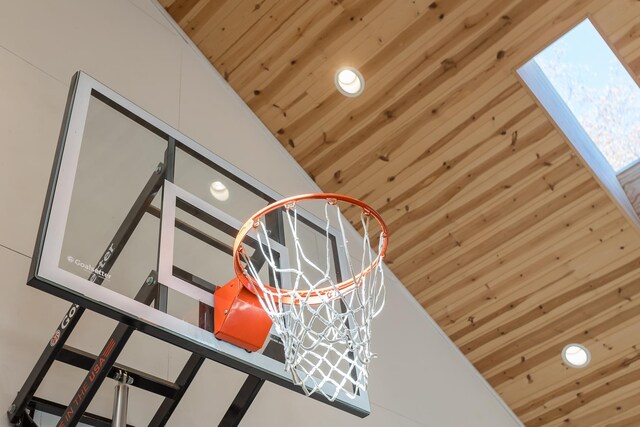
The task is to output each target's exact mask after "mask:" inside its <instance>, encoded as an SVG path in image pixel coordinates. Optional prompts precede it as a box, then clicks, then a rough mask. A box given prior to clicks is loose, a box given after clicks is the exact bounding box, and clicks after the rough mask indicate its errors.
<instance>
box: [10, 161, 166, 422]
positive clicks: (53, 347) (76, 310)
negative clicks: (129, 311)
mask: <svg viewBox="0 0 640 427" xmlns="http://www.w3.org/2000/svg"><path fill="white" fill-rule="evenodd" d="M164 170H165V168H164V165H163V164H162V163H160V164H158V167H157V168H156V170H155V171H154V172H153V173H152V175H151V177H150V178H149V180H148V181H147V183H146V185H145V186H144V188H143V190H142V191H141V192H140V195H139V196H138V198H137V199H136V201H135V202H134V204H133V206H131V209H130V210H129V213H128V214H127V216H126V218H125V220H124V221H123V222H122V224H121V225H120V228H118V231H116V234H115V235H114V237H113V239H112V240H111V243H110V244H109V245H108V246H107V249H106V250H105V252H104V253H103V254H102V257H101V258H100V261H99V262H98V268H100V269H101V270H102V271H103V272H104V273H108V272H109V270H110V269H111V267H112V266H113V264H114V263H115V261H116V259H117V258H118V256H119V255H120V253H121V252H122V249H123V248H124V246H125V245H126V243H127V241H128V240H129V238H130V237H131V235H132V234H133V231H134V230H135V228H136V227H137V226H138V223H139V222H140V219H141V218H142V216H143V215H144V213H145V212H146V210H147V207H148V206H149V205H150V204H151V202H152V201H153V198H154V197H155V195H156V194H157V193H158V190H159V189H160V187H162V184H163V183H164ZM89 280H91V281H92V282H94V283H95V284H96V285H98V286H100V285H102V282H103V281H104V276H102V275H98V274H95V273H94V274H92V275H91V276H90V277H89ZM84 310H85V309H84V308H83V307H81V306H79V305H78V304H73V305H72V306H71V307H70V308H69V310H68V311H67V313H66V314H65V315H64V317H63V318H62V321H61V322H60V324H59V325H58V328H57V329H56V330H55V332H54V334H53V337H52V338H51V340H50V341H49V343H47V346H46V347H45V348H44V350H43V351H42V354H41V355H40V358H39V359H38V361H37V362H36V364H35V366H34V367H33V369H32V370H31V373H30V374H29V376H28V377H27V379H26V380H25V382H24V384H23V385H22V388H21V389H20V391H19V392H18V394H17V396H16V398H15V399H14V401H13V403H12V404H11V406H9V409H8V411H7V417H8V418H9V422H11V423H14V424H15V423H17V422H18V421H19V419H20V417H21V415H22V413H23V412H24V410H25V408H26V407H27V403H29V400H31V398H32V397H33V395H34V394H35V392H36V390H37V389H38V387H39V386H40V384H41V383H42V380H43V379H44V377H45V375H46V374H47V372H48V371H49V368H51V365H52V364H53V362H54V360H56V356H57V355H58V353H59V352H60V350H61V349H62V347H63V346H64V344H65V343H66V341H67V339H68V338H69V335H71V332H72V331H73V329H74V328H75V326H76V324H77V323H78V321H79V320H80V317H82V314H83V313H84Z"/></svg>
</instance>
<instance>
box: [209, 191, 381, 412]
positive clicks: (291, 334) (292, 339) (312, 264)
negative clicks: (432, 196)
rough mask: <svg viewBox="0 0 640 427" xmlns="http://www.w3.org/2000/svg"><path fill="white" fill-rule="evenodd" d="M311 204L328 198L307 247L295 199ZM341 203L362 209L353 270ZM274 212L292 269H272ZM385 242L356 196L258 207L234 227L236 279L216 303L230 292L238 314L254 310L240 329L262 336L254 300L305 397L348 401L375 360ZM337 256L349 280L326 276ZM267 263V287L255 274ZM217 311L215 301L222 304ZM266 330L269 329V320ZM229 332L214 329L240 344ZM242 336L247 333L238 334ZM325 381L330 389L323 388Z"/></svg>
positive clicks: (274, 260)
mask: <svg viewBox="0 0 640 427" xmlns="http://www.w3.org/2000/svg"><path fill="white" fill-rule="evenodd" d="M311 200H324V201H326V203H325V204H324V216H325V217H324V233H323V234H324V242H321V243H323V244H322V245H321V244H320V243H319V242H317V241H315V242H313V244H312V245H309V242H305V241H304V239H303V238H301V229H302V228H303V226H301V225H300V224H301V223H302V220H301V219H300V218H299V214H298V209H297V208H298V205H299V204H300V203H301V202H308V201H311ZM340 204H344V205H349V206H351V207H352V208H353V207H355V208H357V209H359V210H360V226H359V227H358V228H359V229H360V231H361V234H362V244H361V245H358V249H357V252H358V254H359V255H360V256H359V257H358V259H359V266H356V265H355V262H354V261H353V260H352V256H354V257H356V256H357V255H358V254H355V253H350V251H349V242H348V239H347V237H346V233H345V229H344V225H343V220H342V214H341V211H340V207H339V205H340ZM279 209H281V210H282V214H283V215H282V216H283V217H284V218H283V220H282V223H284V224H283V225H282V227H283V228H285V229H286V231H287V233H289V234H290V235H291V236H292V237H293V239H292V241H290V242H288V243H289V245H288V248H287V249H288V250H289V252H290V258H291V259H290V264H291V265H288V266H280V265H279V264H278V253H277V252H276V251H275V250H274V248H273V246H274V245H273V244H272V237H271V236H270V230H269V229H268V228H269V227H268V226H267V221H265V216H266V215H268V214H270V213H272V212H274V211H277V210H279ZM372 220H373V221H372ZM332 224H334V225H336V226H337V229H338V230H339V231H340V233H338V235H339V236H341V237H340V238H339V240H341V241H337V242H336V241H335V238H334V237H333V235H332V234H331V232H330V230H331V228H332ZM374 229H375V230H374ZM370 231H371V232H372V233H376V234H373V236H375V239H374V240H377V244H376V245H377V250H376V251H374V250H373V249H372V248H371V243H372V241H371V239H370V235H369V233H370ZM378 233H379V234H378ZM248 235H249V236H251V238H252V239H254V240H255V241H257V249H255V250H256V251H261V256H260V257H259V258H260V259H261V262H260V263H258V262H256V261H255V260H254V258H256V257H255V256H254V257H251V256H249V254H248V250H247V249H245V245H246V243H245V239H246V238H247V236H248ZM332 238H333V239H334V240H332ZM305 243H306V244H307V245H305ZM387 244H388V230H387V226H386V224H385V223H384V221H383V220H382V218H381V216H380V215H379V214H378V213H377V212H376V211H375V210H374V209H373V208H371V207H370V206H368V205H367V204H365V203H364V202H362V201H360V200H358V199H355V198H352V197H348V196H344V195H340V194H332V193H316V194H306V195H301V196H294V197H289V198H286V199H284V200H280V201H278V202H275V203H272V204H271V205H269V206H267V207H265V208H263V209H261V210H260V211H258V212H257V213H256V214H254V215H253V216H252V217H251V218H250V219H249V220H248V221H247V222H246V223H245V224H244V225H243V226H242V227H241V228H240V230H239V232H238V235H237V237H236V240H235V243H234V248H233V259H234V260H233V262H234V269H235V272H236V274H237V279H234V280H232V281H231V282H230V283H229V284H227V286H225V287H223V288H222V289H220V290H218V291H216V293H215V294H214V297H216V298H217V297H218V293H220V299H221V302H222V298H223V297H224V295H225V293H226V294H227V295H228V294H229V292H233V295H234V296H235V298H236V299H240V300H242V308H241V309H238V310H237V311H238V312H240V311H242V312H244V313H249V312H252V313H255V314H251V315H245V319H244V320H243V321H242V323H243V325H244V326H243V329H244V328H245V327H246V328H249V329H253V330H254V331H255V330H256V328H257V329H261V330H265V328H266V330H267V331H268V329H269V328H267V327H266V326H265V322H264V319H261V318H260V314H258V313H256V312H257V310H256V305H257V304H256V301H255V299H257V300H258V302H259V305H260V306H261V309H262V310H263V311H264V312H265V313H266V314H267V315H268V317H269V318H270V320H271V321H272V322H273V324H274V325H275V329H276V333H277V335H278V336H279V337H280V339H281V340H282V344H283V346H284V353H285V369H287V370H288V371H289V372H290V373H291V375H292V378H293V381H294V382H295V383H296V384H298V385H300V386H301V387H302V388H303V390H304V392H305V393H306V394H307V395H310V394H312V393H315V392H320V393H322V394H323V395H324V396H325V397H326V398H327V399H329V400H330V401H334V400H335V399H336V398H337V397H338V395H339V394H340V393H341V392H344V393H345V394H346V395H347V396H349V397H351V398H354V397H355V396H357V395H358V394H359V392H360V391H364V390H366V388H367V383H368V365H369V363H370V361H371V359H372V358H373V357H375V355H374V354H373V353H372V352H371V321H372V319H373V318H374V317H375V316H376V315H378V314H379V313H380V311H381V309H382V307H383V305H384V295H385V287H384V274H383V268H382V259H383V258H384V255H385V252H386V249H387ZM314 245H315V246H314ZM308 246H314V247H311V248H310V247H308ZM319 248H320V249H319ZM305 251H306V252H305ZM335 251H342V254H341V255H342V259H344V260H345V261H346V264H347V266H348V269H347V271H348V273H347V275H348V276H349V277H348V278H341V277H340V275H339V273H337V272H335V271H332V267H331V265H332V261H331V260H332V259H333V257H334V256H335ZM322 252H324V254H322ZM351 252H355V251H351ZM313 253H315V255H313ZM309 254H312V255H309ZM314 256H315V258H314ZM310 258H314V260H313V261H312V260H311V259H310ZM317 258H320V259H317ZM321 258H325V259H324V260H322V259H321ZM265 262H266V264H267V265H268V268H269V270H270V271H271V272H272V274H271V276H270V277H271V281H272V282H273V286H271V285H269V284H267V283H265V282H266V280H265V279H264V278H263V277H261V274H260V273H259V270H260V269H261V266H263V265H264V263H265ZM356 267H358V268H356ZM225 288H227V289H225ZM239 288H244V290H241V289H239ZM246 290H248V291H249V292H246ZM220 291H223V292H220ZM243 292H244V293H243ZM227 301H228V300H227ZM218 305H219V304H218V302H217V301H216V303H215V304H214V308H215V309H216V315H215V316H218V311H219V310H222V308H219V307H218ZM231 305H232V303H227V304H225V305H224V307H231ZM236 305H237V304H236ZM222 306H223V304H222V303H221V304H220V307H222ZM238 308H239V307H238ZM231 309H233V307H232V308H231ZM228 311H229V310H227V309H225V312H224V314H223V315H224V316H228V315H229V313H227V312H228ZM215 316H214V318H215ZM249 317H251V319H249ZM225 319H226V318H225ZM231 323H232V322H229V324H231ZM268 326H269V327H270V326H271V325H270V322H269V325H268ZM234 328H235V331H233V334H237V333H238V329H239V328H238V326H237V324H236V326H234ZM219 329H220V328H219ZM229 330H230V328H226V331H222V332H220V334H218V332H216V336H219V337H222V339H226V338H230V339H227V340H228V341H230V342H234V343H236V344H237V343H238V342H243V338H242V337H240V338H238V337H236V336H231V337H229V335H230V334H229ZM242 335H246V334H245V333H244V332H242ZM265 338H266V335H265ZM244 341H246V340H244ZM259 344H260V345H261V343H257V344H254V345H253V347H252V348H253V349H255V348H260V347H259V346H258V345H259ZM237 345H238V344H237ZM240 345H241V346H243V345H242V344H240ZM244 347H245V348H249V346H244ZM328 384H331V385H333V387H331V386H329V387H327V385H328Z"/></svg>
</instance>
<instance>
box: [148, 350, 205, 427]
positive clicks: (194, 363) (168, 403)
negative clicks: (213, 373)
mask: <svg viewBox="0 0 640 427" xmlns="http://www.w3.org/2000/svg"><path fill="white" fill-rule="evenodd" d="M203 362H204V357H202V356H200V355H198V354H195V353H194V354H192V355H191V357H189V360H187V363H186V364H185V365H184V368H182V371H180V375H178V378H177V379H176V385H177V386H179V387H180V390H179V391H178V393H177V394H176V396H175V397H174V398H169V397H167V398H165V399H164V400H163V401H162V403H161V404H160V407H159V408H158V410H157V411H156V413H155V415H154V416H153V418H152V419H151V422H150V423H149V427H162V426H164V425H165V424H166V423H167V421H169V418H170V417H171V414H173V411H175V409H176V408H177V407H178V403H180V400H181V399H182V396H184V394H185V393H186V391H187V389H188V388H189V385H190V384H191V381H193V378H194V377H195V376H196V374H197V373H198V370H199V369H200V366H202V363H203Z"/></svg>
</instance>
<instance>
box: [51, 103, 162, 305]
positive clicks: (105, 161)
mask: <svg viewBox="0 0 640 427" xmlns="http://www.w3.org/2000/svg"><path fill="white" fill-rule="evenodd" d="M166 147H167V141H166V140H164V139H163V138H161V137H160V136H158V135H156V134H155V133H153V132H151V131H149V130H148V129H146V128H145V127H143V126H140V124H138V123H136V122H135V121H133V120H131V119H130V118H128V117H126V116H124V115H123V114H122V113H120V112H119V111H117V110H115V109H114V108H112V107H111V106H109V105H107V104H106V103H104V102H103V101H102V100H100V99H98V98H96V97H95V96H92V97H91V98H90V102H89V108H88V112H87V120H86V123H85V127H84V133H83V135H82V147H81V149H80V155H79V159H78V168H77V170H76V175H75V179H74V181H73V193H72V197H71V205H70V208H69V213H68V217H67V222H66V228H65V234H64V239H63V244H62V251H61V254H60V263H59V267H60V268H62V269H64V270H67V271H69V272H71V273H73V274H75V275H78V276H80V277H82V278H84V279H89V280H91V281H93V282H97V283H99V282H100V281H101V280H102V284H103V286H105V287H107V288H109V289H112V290H115V291H117V292H118V293H121V294H123V295H126V296H128V297H131V298H132V297H134V296H135V295H136V293H137V291H138V289H139V287H140V285H141V284H142V283H143V282H144V280H145V278H146V277H147V276H148V275H149V272H150V271H151V270H154V269H155V268H156V265H157V253H158V239H157V233H158V227H159V221H158V220H157V218H154V217H153V216H151V215H144V216H143V217H142V219H141V220H140V224H139V225H138V226H137V227H135V230H134V232H133V235H132V236H131V238H130V240H129V242H128V243H127V245H126V246H125V248H124V251H123V253H122V254H121V255H120V257H119V260H118V262H117V263H115V264H114V266H113V268H112V269H111V270H110V271H103V268H102V266H101V262H100V261H101V258H102V257H103V254H105V251H108V249H109V246H110V244H111V242H112V240H113V238H114V236H115V234H116V232H117V231H118V229H119V228H120V227H121V225H122V224H123V223H124V222H125V219H126V217H127V214H128V213H129V211H130V210H131V209H132V207H133V206H134V204H135V202H136V200H137V199H138V198H139V197H140V196H141V193H143V191H144V189H145V186H146V185H147V182H148V181H149V180H150V179H153V178H154V176H155V175H156V174H157V170H158V167H159V165H161V164H162V162H163V159H164V153H165V150H166ZM156 199H159V196H156ZM156 203H157V202H156ZM94 274H95V275H96V276H97V278H98V280H92V275H94ZM100 279H101V280H100Z"/></svg>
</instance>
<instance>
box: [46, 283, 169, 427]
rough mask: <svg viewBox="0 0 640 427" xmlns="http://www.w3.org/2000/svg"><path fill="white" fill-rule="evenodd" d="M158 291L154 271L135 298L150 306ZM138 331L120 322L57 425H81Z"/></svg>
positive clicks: (62, 426)
mask: <svg viewBox="0 0 640 427" xmlns="http://www.w3.org/2000/svg"><path fill="white" fill-rule="evenodd" d="M156 292H157V280H156V274H155V272H151V274H150V275H149V277H147V279H146V280H145V282H144V283H143V284H142V287H141V288H140V290H139V291H138V294H137V295H136V297H135V300H136V301H139V302H141V303H143V304H146V305H149V304H151V302H152V301H153V300H154V298H155V297H156ZM134 330H135V328H134V327H133V326H129V325H127V324H125V323H118V326H116V328H115V329H114V330H113V332H112V333H111V336H110V337H109V339H108V340H107V343H106V344H105V345H104V347H103V348H102V351H101V352H100V353H99V354H98V357H97V358H96V360H95V361H94V362H93V366H91V369H90V370H89V372H88V373H87V376H86V377H85V379H84V381H82V383H81V384H80V387H78V391H76V393H75V394H74V395H73V398H72V399H71V402H70V403H69V405H68V406H67V409H65V410H64V412H63V413H62V417H61V418H60V422H59V423H58V424H57V426H58V427H73V426H75V425H77V424H78V422H79V421H80V419H81V418H82V415H83V414H84V412H85V411H86V410H87V407H88V406H89V403H91V400H92V399H93V397H94V396H95V394H96V392H97V391H98V389H99V388H100V385H101V384H102V382H103V381H104V379H105V378H106V377H107V374H108V373H109V371H110V370H111V368H112V367H113V364H114V363H115V362H116V359H117V358H118V356H119V355H120V352H121V351H122V349H123V348H124V346H125V344H126V343H127V341H128V340H129V337H131V334H132V333H133V331H134Z"/></svg>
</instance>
